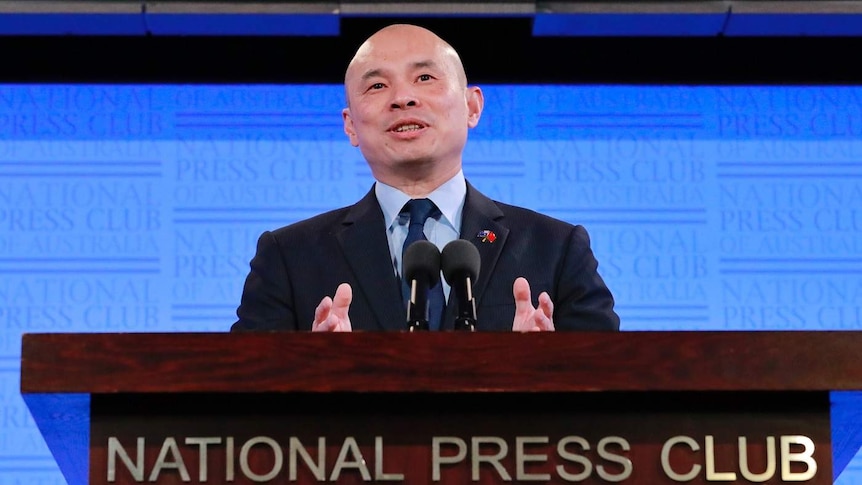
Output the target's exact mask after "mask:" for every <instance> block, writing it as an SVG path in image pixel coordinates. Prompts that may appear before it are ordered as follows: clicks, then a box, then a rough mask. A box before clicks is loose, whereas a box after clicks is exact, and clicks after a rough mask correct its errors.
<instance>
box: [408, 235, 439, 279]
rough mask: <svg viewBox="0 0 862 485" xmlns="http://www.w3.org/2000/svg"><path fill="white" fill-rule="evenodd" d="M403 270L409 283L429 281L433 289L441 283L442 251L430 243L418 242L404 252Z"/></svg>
mask: <svg viewBox="0 0 862 485" xmlns="http://www.w3.org/2000/svg"><path fill="white" fill-rule="evenodd" d="M402 268H403V270H404V277H405V278H406V279H407V281H408V282H409V281H412V280H419V281H427V282H428V286H429V287H432V286H434V285H436V284H437V282H438V281H440V250H439V249H437V246H435V245H434V243H432V242H430V241H423V240H419V241H416V242H414V243H413V244H411V245H409V246H407V249H405V250H404V261H403V262H402Z"/></svg>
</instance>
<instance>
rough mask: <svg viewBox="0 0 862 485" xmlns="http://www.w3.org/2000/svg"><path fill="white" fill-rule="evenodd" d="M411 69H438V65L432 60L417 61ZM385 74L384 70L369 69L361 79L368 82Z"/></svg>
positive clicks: (411, 65)
mask: <svg viewBox="0 0 862 485" xmlns="http://www.w3.org/2000/svg"><path fill="white" fill-rule="evenodd" d="M410 67H411V68H413V69H424V68H428V67H437V63H436V62H434V61H432V60H431V59H428V60H424V61H416V62H414V63H412V64H410ZM383 72H384V71H383V69H379V68H377V69H369V70H367V71H365V72H364V73H363V74H362V77H361V78H360V79H361V80H362V81H367V80H369V79H371V78H373V77H381V76H383Z"/></svg>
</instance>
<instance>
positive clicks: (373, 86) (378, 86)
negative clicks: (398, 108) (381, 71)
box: [368, 83, 383, 89]
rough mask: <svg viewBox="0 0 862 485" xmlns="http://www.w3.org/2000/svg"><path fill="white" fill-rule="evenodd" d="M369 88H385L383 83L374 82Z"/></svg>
mask: <svg viewBox="0 0 862 485" xmlns="http://www.w3.org/2000/svg"><path fill="white" fill-rule="evenodd" d="M368 89H383V83H374V84H372V85H371V86H369V87H368Z"/></svg>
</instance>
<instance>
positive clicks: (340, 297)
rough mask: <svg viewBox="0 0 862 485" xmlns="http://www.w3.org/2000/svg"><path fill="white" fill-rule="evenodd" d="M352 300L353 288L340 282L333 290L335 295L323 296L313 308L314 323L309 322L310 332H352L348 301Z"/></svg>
mask: <svg viewBox="0 0 862 485" xmlns="http://www.w3.org/2000/svg"><path fill="white" fill-rule="evenodd" d="M352 301H353V288H351V287H350V285H349V284H347V283H341V284H340V285H338V288H337V289H336V290H335V297H334V298H330V297H328V296H325V297H323V300H321V301H320V304H319V305H317V308H315V309H314V323H312V324H311V331H312V332H352V331H353V327H352V326H351V325H350V316H349V315H348V314H347V311H348V310H350V303H351V302H352Z"/></svg>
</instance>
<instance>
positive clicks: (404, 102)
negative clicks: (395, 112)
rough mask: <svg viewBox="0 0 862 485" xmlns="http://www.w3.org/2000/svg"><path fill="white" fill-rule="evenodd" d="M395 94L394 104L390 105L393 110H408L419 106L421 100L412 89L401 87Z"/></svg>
mask: <svg viewBox="0 0 862 485" xmlns="http://www.w3.org/2000/svg"><path fill="white" fill-rule="evenodd" d="M393 94H394V96H393V98H392V104H391V105H390V107H391V108H392V109H406V108H412V107H415V106H418V105H419V100H418V99H417V97H416V94H415V93H414V92H413V89H411V88H410V87H406V86H405V87H399V88H397V90H396V91H395V92H394V93H393Z"/></svg>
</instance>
